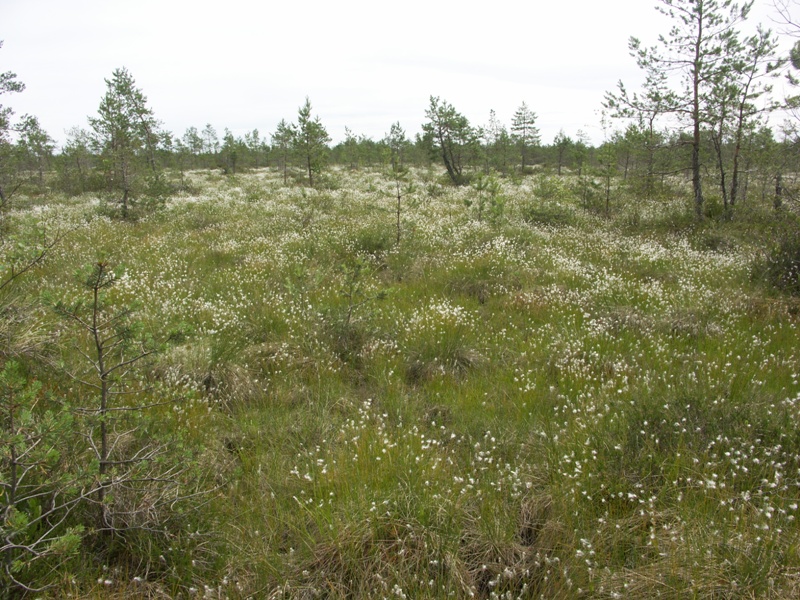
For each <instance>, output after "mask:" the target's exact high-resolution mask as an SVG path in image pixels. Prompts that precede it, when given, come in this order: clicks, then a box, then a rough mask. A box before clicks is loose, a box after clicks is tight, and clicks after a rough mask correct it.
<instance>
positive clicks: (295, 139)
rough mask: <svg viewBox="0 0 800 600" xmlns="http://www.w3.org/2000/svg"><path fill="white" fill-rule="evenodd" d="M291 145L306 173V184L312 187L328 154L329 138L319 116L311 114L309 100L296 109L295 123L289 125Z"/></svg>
mask: <svg viewBox="0 0 800 600" xmlns="http://www.w3.org/2000/svg"><path fill="white" fill-rule="evenodd" d="M291 135H292V137H291V145H292V149H293V151H294V153H295V154H296V156H297V157H298V159H299V160H300V161H301V163H302V164H303V167H304V168H305V171H306V174H307V175H308V185H309V186H311V187H314V176H315V175H319V174H320V172H321V171H322V168H323V167H324V166H325V163H326V160H327V156H328V143H330V141H331V138H330V136H329V135H328V132H327V130H326V129H325V127H324V126H323V125H322V121H320V119H319V117H312V115H311V101H310V100H309V99H308V98H306V102H305V104H304V105H303V106H301V107H300V108H299V109H298V111H297V124H296V125H293V126H292V127H291Z"/></svg>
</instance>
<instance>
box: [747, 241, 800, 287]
mask: <svg viewBox="0 0 800 600" xmlns="http://www.w3.org/2000/svg"><path fill="white" fill-rule="evenodd" d="M756 273H757V274H758V273H760V274H762V275H763V277H764V279H765V280H766V282H767V283H768V284H769V285H771V286H772V287H774V288H776V289H778V290H780V291H782V292H784V293H786V294H789V295H791V296H800V229H798V230H795V231H793V232H792V233H791V234H789V235H786V236H784V237H783V239H782V240H781V242H780V243H779V244H778V245H777V246H776V247H775V248H774V249H773V250H772V252H770V253H769V254H768V255H767V257H766V259H764V260H763V262H762V263H761V264H760V265H757V268H756Z"/></svg>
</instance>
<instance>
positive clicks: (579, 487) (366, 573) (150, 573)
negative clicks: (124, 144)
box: [0, 169, 800, 598]
mask: <svg viewBox="0 0 800 600" xmlns="http://www.w3.org/2000/svg"><path fill="white" fill-rule="evenodd" d="M186 177H187V179H186V180H185V181H184V188H185V191H184V192H182V193H180V194H177V195H175V196H173V197H172V198H170V199H169V200H168V201H167V202H166V203H165V204H163V205H162V206H159V207H150V208H148V209H146V210H145V209H142V211H141V213H137V214H136V215H134V218H128V219H125V220H123V219H120V218H118V214H117V213H116V211H118V208H116V207H115V206H114V205H107V204H105V203H104V202H103V201H101V200H99V199H98V198H97V197H95V196H92V195H88V194H84V195H81V196H77V197H72V198H67V197H60V196H53V195H50V196H46V197H39V198H37V197H26V196H18V197H17V199H16V200H15V209H14V210H13V211H11V212H9V213H8V214H7V215H6V217H5V223H4V225H5V226H6V231H7V234H6V235H7V237H6V238H4V239H6V241H7V243H6V244H5V246H4V252H5V253H6V264H9V265H13V264H14V261H15V260H17V261H19V262H20V264H25V265H29V264H30V262H31V260H30V257H31V254H30V252H31V251H32V250H31V249H32V248H42V247H43V246H42V245H41V244H42V239H45V240H48V241H49V242H54V243H52V244H48V243H45V246H48V245H49V249H48V251H47V252H46V254H45V255H44V256H43V258H42V260H40V261H37V262H36V263H35V264H33V266H32V267H31V268H30V270H29V271H27V272H26V273H24V274H22V275H20V276H19V277H13V278H12V279H9V280H8V282H7V283H8V285H4V286H3V288H2V289H1V290H0V291H1V292H2V294H3V296H2V309H3V314H4V320H3V332H2V333H3V336H2V337H3V346H4V347H3V353H4V356H5V357H6V358H7V363H6V367H5V369H4V370H3V373H2V376H0V392H1V393H2V394H3V399H4V405H3V406H4V421H3V423H4V430H3V433H2V435H3V437H2V443H3V452H4V457H5V458H6V460H5V462H4V463H3V464H4V472H3V474H2V476H3V478H4V481H5V482H7V483H8V482H16V483H17V484H18V485H17V486H16V490H17V501H16V502H12V503H11V508H12V509H13V514H12V513H9V515H7V521H6V523H7V525H8V524H9V523H11V525H8V526H15V527H17V533H16V534H15V535H16V537H13V538H12V539H15V540H16V541H17V543H18V546H19V547H12V548H8V547H7V548H6V550H5V553H4V559H5V560H6V561H7V564H8V565H11V566H10V569H9V570H8V572H9V573H11V574H12V575H13V577H14V579H15V581H16V582H17V583H19V584H22V585H24V586H27V587H29V588H31V589H33V588H38V587H44V586H46V585H52V586H54V587H50V588H47V589H44V591H42V592H41V593H40V594H38V596H39V597H96V598H100V597H102V598H122V597H150V598H167V597H169V598H172V597H201V598H248V597H251V598H581V597H586V598H653V597H662V598H687V597H692V598H754V597H759V598H796V597H797V596H798V594H800V527H798V524H797V522H796V517H797V516H798V503H800V381H798V380H799V378H800V343H798V342H799V340H798V334H799V332H798V327H799V326H800V325H799V324H798V323H799V322H800V302H798V300H797V299H796V297H795V296H793V295H792V294H791V293H790V292H791V291H792V290H791V289H788V291H787V289H786V288H787V286H789V288H790V287H791V286H790V285H789V284H791V281H792V280H791V273H792V272H793V271H791V269H792V268H796V267H786V266H785V265H783V266H782V263H781V262H780V257H781V254H780V251H779V250H776V248H778V246H779V245H780V243H781V242H782V241H783V242H784V243H786V242H785V240H787V239H788V240H791V239H795V240H796V236H797V230H798V221H797V219H796V218H795V217H794V215H793V214H792V211H791V207H789V208H786V207H784V208H783V209H782V210H781V211H779V212H776V211H774V210H773V208H772V203H771V200H770V199H769V198H766V199H765V200H764V201H763V202H762V200H761V198H759V196H758V194H755V193H753V194H751V196H750V197H748V198H747V200H746V201H743V203H742V204H741V205H740V206H738V207H737V212H736V213H735V215H734V216H733V218H727V217H726V215H724V214H722V213H721V212H718V213H716V214H714V213H713V210H714V205H713V203H709V204H708V206H707V208H706V210H707V211H709V213H708V215H707V218H706V219H705V220H704V221H702V222H699V221H697V220H696V219H695V217H694V216H693V214H692V212H693V208H692V197H691V190H690V189H689V186H688V185H687V184H686V183H685V182H682V181H675V182H673V183H672V184H671V187H670V189H669V190H668V191H669V193H666V194H663V195H662V196H660V197H657V198H654V199H652V200H649V201H642V200H640V199H637V196H636V195H635V194H633V193H631V192H630V190H627V189H626V188H625V187H624V185H623V183H622V182H614V184H613V186H612V189H611V190H610V191H611V204H610V207H606V206H605V203H604V202H602V201H598V202H595V203H588V204H586V203H585V200H586V197H585V196H584V197H583V198H582V197H581V195H580V194H576V192H575V188H574V183H575V181H574V178H573V177H572V176H569V175H565V176H563V177H557V176H555V175H545V174H531V175H528V176H525V177H521V178H516V179H513V178H510V179H502V180H498V181H497V182H495V184H494V186H493V187H492V188H491V190H490V192H487V191H486V188H485V186H481V185H472V186H461V187H453V186H449V185H442V181H443V180H442V172H440V171H438V170H435V169H418V170H413V171H412V173H411V175H410V176H409V179H410V181H412V182H413V184H414V185H413V186H406V187H405V188H404V192H403V193H402V194H401V198H400V199H399V200H398V198H397V193H396V192H397V189H399V188H397V187H396V186H395V182H393V181H392V180H391V179H389V178H387V177H386V176H385V175H384V174H382V172H381V171H379V170H370V169H361V170H358V171H347V170H342V169H340V170H334V171H332V172H330V173H329V174H328V175H327V176H326V180H325V181H324V182H322V184H321V185H319V186H318V188H317V189H312V188H304V187H298V186H294V185H285V184H284V182H283V179H282V177H281V174H280V172H278V171H274V170H267V169H261V170H255V171H252V172H250V173H246V174H238V175H235V176H222V175H219V174H217V173H214V172H211V171H193V172H189V173H188V174H187V176H186ZM398 206H399V207H400V208H399V209H398ZM398 215H399V216H398ZM9 232H10V233H9ZM42 235H44V236H45V237H44V238H42V237H36V238H35V239H34V236H42ZM793 236H794V237H793ZM12 242H13V243H12ZM26 253H27V254H26ZM781 268H783V269H784V270H783V271H781ZM787 269H788V270H787ZM787 273H788V275H787ZM794 277H795V279H794V281H796V272H795V275H794ZM787 282H788V283H787ZM775 284H778V287H776V285H775ZM781 285H783V287H784V289H783V290H781V289H780V287H781ZM12 358H13V360H11V359H12ZM6 467H7V468H6ZM12 467H14V468H12ZM15 469H16V470H15ZM23 471H24V473H23ZM26 547H27V548H32V549H33V550H34V552H33V553H31V552H27V551H26V550H25V548H26ZM15 561H16V562H15ZM17 589H20V588H17Z"/></svg>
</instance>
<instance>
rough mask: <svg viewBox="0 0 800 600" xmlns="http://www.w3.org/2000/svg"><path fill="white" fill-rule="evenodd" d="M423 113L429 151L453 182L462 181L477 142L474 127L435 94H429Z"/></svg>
mask: <svg viewBox="0 0 800 600" xmlns="http://www.w3.org/2000/svg"><path fill="white" fill-rule="evenodd" d="M425 117H426V118H427V119H428V121H427V122H426V123H424V124H423V125H422V130H423V132H424V135H425V139H426V143H427V144H428V145H429V147H430V149H431V152H432V153H433V154H434V155H435V156H437V158H440V159H441V160H442V163H443V164H444V167H445V169H446V171H447V175H448V177H449V178H450V181H451V182H452V183H453V184H454V185H462V184H464V183H465V182H466V176H465V173H464V167H465V165H466V164H467V161H468V159H469V156H470V154H471V153H472V152H474V150H475V147H476V145H477V136H476V134H475V130H474V129H473V128H472V127H471V126H470V124H469V121H468V120H467V118H466V117H465V116H464V115H462V114H461V113H459V112H458V111H456V109H455V108H453V106H452V105H451V104H448V103H447V102H445V101H442V100H440V99H439V98H438V97H434V96H431V98H430V106H429V107H428V109H427V110H426V111H425Z"/></svg>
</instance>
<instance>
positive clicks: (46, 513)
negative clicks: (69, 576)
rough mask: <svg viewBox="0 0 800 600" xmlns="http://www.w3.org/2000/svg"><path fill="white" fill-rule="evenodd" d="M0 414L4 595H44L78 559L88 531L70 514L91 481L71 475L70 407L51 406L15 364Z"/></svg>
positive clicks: (2, 381) (6, 377) (0, 393)
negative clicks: (36, 592) (13, 591)
mask: <svg viewBox="0 0 800 600" xmlns="http://www.w3.org/2000/svg"><path fill="white" fill-rule="evenodd" d="M0 413H1V414H0V419H2V421H1V423H2V428H1V429H0V511H1V512H2V515H3V520H2V522H0V561H2V565H3V572H2V574H0V582H4V583H3V587H4V588H5V589H6V590H7V591H10V590H11V589H17V590H40V589H44V588H47V587H48V586H50V585H53V584H55V583H56V582H57V581H58V572H59V571H60V570H62V569H64V568H66V567H67V566H68V565H69V564H70V563H71V561H72V560H73V559H74V558H75V556H76V554H77V552H78V549H79V544H80V542H81V539H82V533H83V527H82V526H81V525H79V524H77V522H76V520H75V518H74V517H73V516H71V513H72V512H74V510H75V509H76V508H77V501H78V500H80V499H81V496H82V488H83V486H86V485H87V484H88V485H90V481H89V480H88V479H85V478H82V477H81V476H80V474H79V472H76V471H75V470H74V466H73V465H74V461H76V460H79V458H78V456H76V455H75V452H74V448H75V444H76V443H77V442H78V437H77V436H76V434H75V424H74V420H73V417H72V412H71V411H70V408H69V406H66V405H64V404H63V403H61V402H50V401H48V400H47V399H46V398H45V397H44V395H43V393H42V384H41V382H39V381H37V380H31V379H29V377H28V374H26V373H25V372H24V371H23V369H22V367H21V366H20V364H19V363H17V362H15V361H9V362H6V363H5V364H4V366H3V369H2V371H0ZM84 489H85V488H84ZM0 595H3V594H0Z"/></svg>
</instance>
